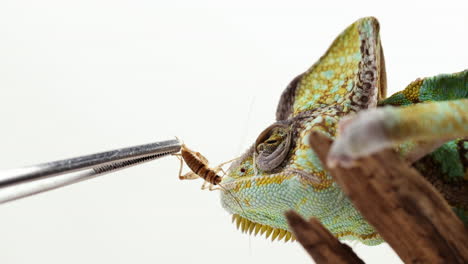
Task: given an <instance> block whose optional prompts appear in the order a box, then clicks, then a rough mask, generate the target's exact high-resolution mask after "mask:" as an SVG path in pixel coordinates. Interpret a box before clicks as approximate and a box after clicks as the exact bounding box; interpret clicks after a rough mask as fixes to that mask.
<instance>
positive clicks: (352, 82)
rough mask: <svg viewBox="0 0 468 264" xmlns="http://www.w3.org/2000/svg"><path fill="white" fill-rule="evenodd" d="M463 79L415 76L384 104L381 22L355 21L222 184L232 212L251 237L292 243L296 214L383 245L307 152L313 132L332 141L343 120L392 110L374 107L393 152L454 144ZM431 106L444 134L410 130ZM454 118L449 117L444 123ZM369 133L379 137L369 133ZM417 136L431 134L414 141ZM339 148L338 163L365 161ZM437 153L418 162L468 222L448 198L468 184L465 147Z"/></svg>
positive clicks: (465, 104) (461, 210) (467, 88)
mask: <svg viewBox="0 0 468 264" xmlns="http://www.w3.org/2000/svg"><path fill="white" fill-rule="evenodd" d="M467 79H468V72H467V71H465V72H461V73H457V74H453V75H440V76H436V77H432V78H426V79H424V80H417V81H416V82H413V83H412V84H410V85H409V86H408V87H407V88H406V89H405V90H404V91H402V92H399V93H397V94H395V95H393V96H392V97H390V98H387V99H384V98H385V94H386V77H385V63H384V58H383V52H382V48H381V44H380V38H379V25H378V22H377V20H376V19H375V18H373V17H368V18H363V19H360V20H358V21H356V22H355V23H353V24H352V25H351V26H349V27H348V28H347V29H346V30H345V31H344V32H343V33H341V34H340V35H339V36H338V37H337V38H336V39H335V41H334V42H333V44H332V45H331V46H330V48H329V49H328V51H327V52H326V53H325V55H324V56H322V58H320V60H319V61H318V62H317V63H315V64H314V65H313V66H312V67H311V68H310V69H309V70H307V71H306V72H305V73H303V74H301V75H299V76H298V77H296V78H295V79H294V80H293V81H292V82H291V83H290V85H289V86H288V87H287V88H286V90H285V91H284V92H283V94H282V96H281V99H280V102H279V105H278V109H277V113H276V120H277V122H275V123H274V124H273V125H272V126H271V127H269V128H267V129H266V130H265V131H264V132H262V134H261V135H260V136H259V138H258V139H257V141H256V142H255V144H254V145H253V146H252V147H251V148H250V149H248V150H247V152H246V153H245V154H244V155H243V156H242V157H241V158H239V159H238V160H237V161H236V162H234V163H233V164H232V165H231V167H230V169H229V172H228V175H226V176H225V177H224V178H223V181H222V182H221V185H222V186H223V190H222V194H221V202H222V205H223V207H224V208H225V209H226V210H227V211H228V212H230V213H231V214H233V215H235V217H236V219H237V220H238V224H241V225H242V228H243V229H245V230H250V232H252V230H254V229H255V233H257V232H258V231H259V230H260V231H261V232H264V231H266V232H267V234H268V235H269V233H271V232H273V236H274V237H275V238H276V237H277V236H279V238H282V237H286V238H290V236H291V235H290V233H289V232H288V230H289V229H288V225H287V222H286V219H285V217H284V212H285V211H286V210H289V209H293V210H295V211H296V212H298V213H299V214H301V215H302V216H303V217H306V218H310V217H315V218H318V219H319V220H320V221H321V222H322V223H323V224H324V225H325V226H326V227H327V228H328V229H329V230H330V231H331V232H332V233H333V234H335V235H336V236H337V237H339V238H340V239H347V240H359V241H361V242H362V243H364V244H367V245H376V244H379V243H381V242H383V240H382V238H381V237H380V236H379V235H378V234H377V232H376V231H375V230H374V228H373V227H372V226H371V225H370V224H369V223H367V221H366V220H365V219H364V218H363V217H362V216H361V214H360V213H359V212H358V211H357V210H356V209H355V208H354V206H353V205H352V203H351V202H350V201H349V199H348V198H347V197H346V196H345V195H344V194H343V192H342V191H341V189H340V187H339V186H338V185H337V184H336V183H335V182H334V181H333V179H332V177H331V176H330V175H329V173H328V172H327V171H325V170H324V169H323V166H322V164H321V163H320V161H319V159H318V157H317V156H316V154H315V153H314V151H313V149H311V148H310V146H309V143H308V135H309V134H310V132H311V131H316V130H318V131H321V132H322V133H324V134H326V135H327V136H329V137H330V138H332V139H335V137H336V136H337V134H338V123H339V121H340V120H341V119H342V118H343V117H344V116H347V115H354V114H358V115H357V116H359V113H360V112H362V111H363V110H365V109H372V108H377V106H388V105H391V106H392V107H385V108H383V109H380V110H377V111H384V112H385V117H388V116H390V117H391V118H385V119H384V120H379V122H376V123H375V124H377V126H378V129H377V130H376V131H379V129H380V130H382V131H383V132H382V133H383V134H382V135H384V138H385V140H387V141H389V142H392V144H399V146H398V147H397V149H398V150H399V151H400V153H402V156H405V155H408V156H409V155H410V154H411V153H415V151H416V152H417V151H418V150H419V149H423V150H424V148H423V147H422V146H423V145H424V144H423V143H424V142H425V143H427V142H429V143H430V142H432V141H433V140H434V139H437V138H439V139H440V135H443V136H444V137H445V138H447V140H449V139H454V138H456V137H457V136H459V135H467V134H468V127H467V126H468V125H467V124H468V122H465V121H466V113H468V101H467V100H466V99H464V98H468V84H467ZM447 91H450V92H447ZM446 100H452V101H450V102H448V103H447V102H446ZM429 101H436V102H432V104H434V105H429V106H426V105H425V104H421V103H422V102H426V103H427V102H429ZM378 102H380V103H378ZM428 104H431V102H429V103H428ZM421 105H423V106H422V107H421ZM412 107H416V108H417V109H416V108H413V109H411V108H412ZM418 107H419V108H418ZM431 109H432V110H434V109H437V111H439V113H440V114H437V113H432V117H433V123H434V124H436V125H438V126H439V128H433V127H431V129H428V128H427V127H425V126H424V125H422V126H416V128H414V126H411V122H414V120H415V119H416V120H417V119H418V114H419V115H422V116H428V113H429V111H430V110H431ZM455 110H456V111H455ZM418 111H419V112H418ZM410 113H411V114H410ZM448 113H451V114H450V115H449V117H448V118H447V114H448ZM387 119H388V120H390V121H388V120H387ZM352 122H353V121H352ZM372 124H373V125H375V124H374V123H372ZM409 127H410V128H411V129H410V128H409ZM367 128H368V127H367ZM413 128H414V129H413ZM364 129H366V126H364ZM344 131H346V128H344ZM366 131H367V133H369V131H371V132H370V134H371V135H370V136H374V135H373V134H372V133H373V132H372V131H373V130H369V129H368V130H365V131H364V132H366ZM358 132H359V130H358ZM340 133H341V130H340ZM415 133H416V134H417V133H422V134H424V135H429V136H425V137H424V136H423V137H417V136H414V134H415ZM343 135H344V133H343ZM382 135H377V136H376V138H379V136H380V137H382ZM430 135H435V136H430ZM338 138H339V139H340V138H341V137H338ZM407 139H408V140H407ZM342 141H343V142H344V143H340V144H341V145H340V146H348V145H350V144H352V143H350V142H349V140H348V141H346V139H345V137H343V140H342ZM426 145H427V144H426ZM429 145H430V144H429ZM439 145H440V144H439ZM340 146H338V147H336V151H335V154H336V155H337V157H338V158H337V160H335V161H338V163H340V157H341V156H340V155H341V154H343V153H344V154H346V155H348V156H349V157H347V158H351V159H353V158H357V157H359V155H360V154H356V153H358V151H357V152H355V151H353V150H352V148H351V151H348V152H346V151H343V149H345V148H343V149H342V148H341V147H340ZM432 150H433V149H431V153H429V152H428V153H429V154H427V153H424V155H422V156H423V158H421V159H418V160H417V161H416V162H415V163H414V166H415V167H416V168H417V169H418V170H420V171H421V172H422V173H423V174H424V175H428V179H430V180H431V182H434V183H438V184H439V185H441V186H445V187H447V186H448V187H447V188H446V189H443V188H442V190H441V191H442V192H444V191H445V192H447V193H446V194H445V195H446V197H447V198H448V200H449V201H450V202H451V204H452V205H453V207H454V210H455V211H456V212H457V213H458V214H459V215H460V217H462V218H463V217H465V219H466V218H467V217H468V214H467V211H465V209H466V208H465V207H464V206H465V204H468V203H465V200H464V198H463V197H460V195H458V193H453V192H451V189H450V184H451V185H454V186H461V185H465V181H466V178H467V163H468V162H467V160H468V154H467V153H468V142H467V141H466V140H462V139H455V140H452V141H450V142H447V143H446V144H444V145H442V146H441V147H439V148H438V149H437V150H436V151H434V152H432ZM372 151H375V150H371V151H370V152H372ZM441 182H442V184H440V183H441ZM226 190H229V191H228V192H227V191H226Z"/></svg>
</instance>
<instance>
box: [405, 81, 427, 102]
mask: <svg viewBox="0 0 468 264" xmlns="http://www.w3.org/2000/svg"><path fill="white" fill-rule="evenodd" d="M422 84H423V79H417V80H415V81H413V82H412V83H410V84H409V85H408V86H407V87H406V88H405V89H404V90H403V91H402V93H403V95H404V96H405V97H406V99H408V100H409V101H411V102H413V103H418V102H419V89H420V88H421V86H422Z"/></svg>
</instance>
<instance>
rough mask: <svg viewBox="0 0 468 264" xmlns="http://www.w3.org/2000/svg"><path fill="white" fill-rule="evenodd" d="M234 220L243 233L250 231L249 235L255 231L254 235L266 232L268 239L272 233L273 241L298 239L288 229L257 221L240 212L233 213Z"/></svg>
mask: <svg viewBox="0 0 468 264" xmlns="http://www.w3.org/2000/svg"><path fill="white" fill-rule="evenodd" d="M232 222H233V223H234V222H236V227H237V229H239V228H240V229H241V231H242V233H249V235H251V234H252V233H253V234H254V236H256V235H257V234H258V233H260V235H263V234H265V238H267V239H268V238H269V237H270V235H271V241H275V239H277V240H278V241H281V240H284V242H288V241H290V240H291V242H293V241H296V237H295V236H294V235H293V234H292V233H291V232H289V231H287V230H284V229H280V228H274V227H271V226H268V225H262V224H259V223H255V222H252V221H250V220H248V219H246V218H244V217H242V216H240V215H238V214H233V215H232Z"/></svg>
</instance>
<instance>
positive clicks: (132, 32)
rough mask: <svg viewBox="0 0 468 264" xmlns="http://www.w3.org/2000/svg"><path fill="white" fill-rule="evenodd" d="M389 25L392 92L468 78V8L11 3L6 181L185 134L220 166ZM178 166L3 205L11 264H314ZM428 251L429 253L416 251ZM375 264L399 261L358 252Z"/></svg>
mask: <svg viewBox="0 0 468 264" xmlns="http://www.w3.org/2000/svg"><path fill="white" fill-rule="evenodd" d="M369 15H372V16H375V17H377V18H378V19H379V21H380V24H381V38H382V43H383V47H384V51H385V56H386V62H387V74H388V85H389V90H390V92H395V91H397V90H400V89H403V88H404V87H405V85H407V84H408V83H410V82H411V81H412V80H414V79H416V78H417V77H423V76H431V75H435V74H438V73H450V72H456V71H460V70H463V69H465V68H467V67H468V52H467V46H468V38H467V37H468V15H467V5H466V1H457V2H455V1H436V2H435V1H421V2H419V3H416V2H415V1H402V2H398V1H393V3H391V4H383V3H381V1H367V2H358V1H354V0H353V1H345V2H344V3H337V2H333V3H332V1H311V0H310V1H288V3H286V1H235V2H234V1H207V0H204V1H165V2H163V1H149V0H148V1H115V0H114V1H104V0H99V1H96V0H93V1H60V0H57V1H52V0H43V1H33V0H31V1H18V0H16V1H8V0H1V1H0V91H1V94H0V118H1V119H0V120H1V132H0V135H1V137H0V169H8V168H13V167H17V166H23V165H30V164H34V163H39V162H45V161H51V160H56V159H62V158H66V157H72V156H77V155H83V154H88V153H92V152H98V151H104V150H109V149H113V148H118V147H126V146H130V145H136V144H143V143H149V142H153V141H158V140H166V139H172V138H174V136H178V137H180V138H181V139H183V140H184V141H185V143H186V144H187V145H189V146H190V147H192V148H193V149H195V150H198V151H200V152H202V153H203V154H204V155H205V156H206V157H208V159H209V160H210V161H211V162H212V163H213V164H216V163H219V162H221V161H225V160H228V159H231V158H233V157H235V156H237V155H238V154H239V153H241V152H242V151H243V150H244V148H246V147H247V146H248V145H250V144H251V143H252V142H253V140H255V138H256V136H257V134H258V133H259V132H261V130H263V128H265V127H266V126H267V125H269V124H270V123H272V122H273V120H274V113H275V108H276V103H277V101H278V98H279V96H280V94H281V92H282V90H283V89H284V88H285V87H286V85H287V84H288V82H289V81H290V80H291V79H292V78H293V77H294V76H296V75H297V74H298V73H301V72H302V71H304V70H305V69H307V68H308V67H309V66H310V65H311V64H312V63H314V62H315V61H316V60H317V59H318V58H319V57H320V56H321V55H322V53H323V52H325V50H326V48H327V47H328V45H329V44H330V43H331V41H332V40H333V39H334V37H335V36H336V35H338V34H339V33H340V32H341V31H342V30H343V29H344V28H345V27H346V26H348V25H349V24H351V23H352V22H353V21H355V20H356V19H358V18H360V17H363V16H369ZM178 164H179V163H178V160H177V159H176V158H175V157H169V158H165V159H161V160H157V161H154V162H151V163H148V164H145V165H142V166H138V167H135V168H132V169H128V170H124V171H121V172H118V173H115V174H110V175H107V176H105V177H102V178H98V179H94V180H91V181H89V182H84V183H79V184H76V185H74V186H70V187H67V188H64V189H61V190H56V191H53V192H50V193H46V194H42V195H38V196H35V197H31V198H27V199H24V200H21V201H17V202H13V203H10V204H6V205H2V206H0V219H1V220H0V263H2V264H3V263H183V262H185V263H187V262H190V263H239V262H242V263H311V260H310V259H309V256H307V255H306V253H305V252H304V251H303V249H302V248H301V247H300V246H299V245H298V244H291V243H288V244H284V243H282V242H280V243H278V242H274V243H272V242H270V241H267V240H265V239H263V238H256V237H252V238H249V237H248V236H247V235H245V234H241V233H240V232H239V231H237V230H236V229H235V226H234V225H233V224H231V220H230V216H229V215H228V214H227V213H226V212H225V211H224V210H223V209H222V208H221V205H220V203H219V197H218V196H219V194H218V193H217V192H208V191H206V192H202V191H200V190H199V189H200V185H201V184H202V182H201V180H199V181H187V182H181V181H179V180H178V178H177V172H178ZM415 246H417V245H415ZM353 247H354V249H355V251H357V252H358V254H359V255H360V256H362V257H363V258H364V259H365V260H366V261H368V263H384V262H385V263H399V260H398V258H397V257H396V255H395V254H394V253H393V252H392V250H391V249H390V248H389V247H388V246H386V245H381V246H377V247H367V246H364V245H354V246H353Z"/></svg>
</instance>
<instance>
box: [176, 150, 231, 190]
mask: <svg viewBox="0 0 468 264" xmlns="http://www.w3.org/2000/svg"><path fill="white" fill-rule="evenodd" d="M176 155H177V156H178V157H179V159H180V170H179V179H181V180H194V179H197V178H202V179H204V180H205V183H204V184H203V185H202V190H204V189H206V184H207V183H208V184H209V190H210V191H212V190H216V189H215V188H213V186H215V185H219V183H220V182H221V180H222V176H220V175H218V174H219V172H223V174H226V172H225V171H224V170H223V168H222V166H223V165H225V164H227V163H230V162H232V161H233V160H229V161H227V162H223V163H221V164H219V165H218V166H216V167H214V168H210V167H209V166H208V159H207V158H205V157H204V156H203V155H202V154H201V153H200V152H196V151H193V150H191V149H189V148H188V147H187V146H186V145H185V144H183V145H182V148H181V150H180V154H176ZM184 161H185V163H186V164H187V166H188V167H189V168H190V170H192V171H191V172H188V173H186V174H184V175H182V167H183V162H184Z"/></svg>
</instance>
